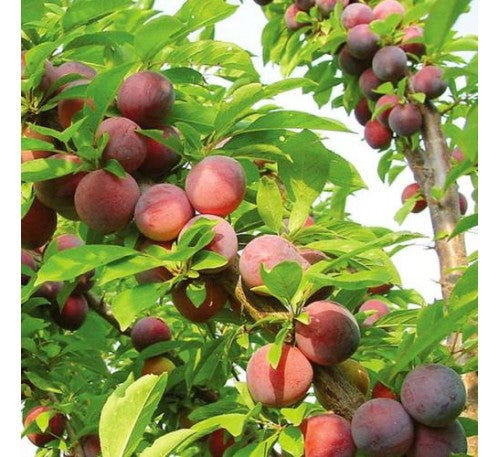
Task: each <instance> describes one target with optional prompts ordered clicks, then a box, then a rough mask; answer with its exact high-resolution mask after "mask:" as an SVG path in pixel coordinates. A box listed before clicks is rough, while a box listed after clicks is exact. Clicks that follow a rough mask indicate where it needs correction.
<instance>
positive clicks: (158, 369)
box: [141, 356, 175, 376]
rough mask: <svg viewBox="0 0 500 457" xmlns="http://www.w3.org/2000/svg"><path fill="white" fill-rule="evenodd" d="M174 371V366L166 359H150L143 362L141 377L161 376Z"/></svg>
mask: <svg viewBox="0 0 500 457" xmlns="http://www.w3.org/2000/svg"><path fill="white" fill-rule="evenodd" d="M174 369H175V364H174V363H173V362H172V361H171V360H170V359H167V358H166V357H161V356H157V357H150V358H149V359H146V360H144V365H143V366H142V370H141V376H144V375H147V374H154V375H157V376H159V375H161V374H163V373H172V371H174Z"/></svg>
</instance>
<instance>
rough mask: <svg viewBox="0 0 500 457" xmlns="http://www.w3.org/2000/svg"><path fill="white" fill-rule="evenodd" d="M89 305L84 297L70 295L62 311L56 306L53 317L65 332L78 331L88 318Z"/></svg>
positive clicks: (53, 309) (53, 308)
mask: <svg viewBox="0 0 500 457" xmlns="http://www.w3.org/2000/svg"><path fill="white" fill-rule="evenodd" d="M88 311H89V305H88V303H87V300H86V299H85V297H84V296H83V295H70V296H69V297H68V299H67V300H66V301H65V302H64V305H63V306H62V308H61V309H59V306H58V305H57V304H55V306H53V307H52V317H53V318H54V320H55V321H56V323H57V324H58V325H59V327H62V328H64V329H65V330H78V329H79V328H80V327H81V326H82V325H83V323H84V322H85V318H86V317H87V313H88Z"/></svg>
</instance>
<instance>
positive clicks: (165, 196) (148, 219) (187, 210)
mask: <svg viewBox="0 0 500 457" xmlns="http://www.w3.org/2000/svg"><path fill="white" fill-rule="evenodd" d="M193 213H194V211H193V208H192V207H191V204H190V203H189V200H188V197H187V195H186V193H185V192H184V191H183V190H182V189H181V188H180V187H177V186H175V185H173V184H156V185H154V186H151V187H150V188H149V189H147V190H146V191H145V192H144V193H143V194H142V195H141V196H140V197H139V199H138V201H137V205H136V206H135V210H134V217H135V223H136V225H137V228H138V229H139V231H140V232H141V233H142V234H143V235H145V236H147V237H148V238H150V239H151V240H154V241H171V240H174V239H175V238H177V236H178V235H179V233H180V232H181V230H182V228H183V227H184V226H185V225H186V224H187V223H188V222H189V220H190V219H191V218H192V217H193Z"/></svg>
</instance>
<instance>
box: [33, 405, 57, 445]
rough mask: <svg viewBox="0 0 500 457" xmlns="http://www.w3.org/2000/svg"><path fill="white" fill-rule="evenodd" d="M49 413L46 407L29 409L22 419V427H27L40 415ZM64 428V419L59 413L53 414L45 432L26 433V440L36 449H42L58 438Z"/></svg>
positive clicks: (48, 408)
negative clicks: (36, 447)
mask: <svg viewBox="0 0 500 457" xmlns="http://www.w3.org/2000/svg"><path fill="white" fill-rule="evenodd" d="M48 411H51V408H50V407H48V406H36V407H34V408H33V409H31V410H30V411H29V412H28V414H27V415H26V418H25V419H24V427H28V426H29V425H30V424H31V423H32V422H33V421H35V419H36V418H37V417H38V416H39V415H40V414H42V413H45V412H48ZM65 427H66V418H65V417H64V416H63V415H62V414H61V413H56V414H54V415H53V416H52V417H51V418H50V420H49V426H48V428H47V430H46V431H45V432H33V433H28V435H27V436H28V439H29V440H30V441H31V442H32V443H33V444H34V445H35V446H38V447H43V446H45V445H46V444H47V443H49V442H50V441H53V440H55V439H57V438H60V437H61V436H62V435H63V433H64V429H65Z"/></svg>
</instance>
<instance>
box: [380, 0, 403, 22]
mask: <svg viewBox="0 0 500 457" xmlns="http://www.w3.org/2000/svg"><path fill="white" fill-rule="evenodd" d="M391 14H399V15H400V16H401V17H403V16H404V14H405V7H404V6H403V5H402V4H401V3H399V2H398V1H396V0H384V1H382V2H380V3H379V4H378V5H376V6H375V8H373V17H374V19H381V20H383V19H385V18H387V17H389V16H390V15H391Z"/></svg>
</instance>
